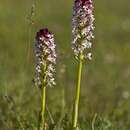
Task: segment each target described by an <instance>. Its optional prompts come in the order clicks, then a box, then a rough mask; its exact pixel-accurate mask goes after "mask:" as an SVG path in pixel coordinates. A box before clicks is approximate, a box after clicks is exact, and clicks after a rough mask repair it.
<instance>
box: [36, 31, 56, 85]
mask: <svg viewBox="0 0 130 130" xmlns="http://www.w3.org/2000/svg"><path fill="white" fill-rule="evenodd" d="M55 47H56V45H55V42H54V35H53V33H51V32H50V31H49V30H48V29H46V28H45V29H41V30H40V31H39V32H37V34H36V42H35V57H36V71H35V83H36V85H37V86H38V87H41V86H42V84H43V82H44V80H45V81H46V86H53V85H55V79H54V73H55V64H56V51H55Z"/></svg>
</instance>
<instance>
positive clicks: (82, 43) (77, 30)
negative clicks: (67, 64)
mask: <svg viewBox="0 0 130 130" xmlns="http://www.w3.org/2000/svg"><path fill="white" fill-rule="evenodd" d="M93 21H94V16H93V4H92V0H75V2H74V7H73V19H72V26H73V28H72V35H73V41H72V49H73V51H74V55H75V57H76V59H78V64H79V65H78V74H77V85H76V95H75V101H74V107H73V118H72V119H73V120H72V127H73V129H76V128H78V125H77V124H78V114H79V101H80V89H81V77H82V69H83V60H84V59H89V60H91V59H92V54H91V52H89V51H90V49H91V47H92V42H91V41H92V39H93V38H94V36H93V30H94V26H93Z"/></svg>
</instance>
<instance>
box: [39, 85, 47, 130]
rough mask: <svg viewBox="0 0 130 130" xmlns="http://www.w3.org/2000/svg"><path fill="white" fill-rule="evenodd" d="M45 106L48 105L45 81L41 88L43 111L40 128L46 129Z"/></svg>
mask: <svg viewBox="0 0 130 130" xmlns="http://www.w3.org/2000/svg"><path fill="white" fill-rule="evenodd" d="M45 107H46V86H45V83H44V84H43V86H42V88H41V112H40V121H39V130H44V125H45Z"/></svg>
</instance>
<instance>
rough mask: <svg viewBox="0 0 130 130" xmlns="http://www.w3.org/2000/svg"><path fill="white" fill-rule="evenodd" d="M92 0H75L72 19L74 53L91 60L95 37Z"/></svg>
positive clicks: (77, 56) (76, 55)
mask: <svg viewBox="0 0 130 130" xmlns="http://www.w3.org/2000/svg"><path fill="white" fill-rule="evenodd" d="M93 8H94V7H93V3H92V0H75V2H74V7H73V19H72V28H73V29H72V34H73V41H72V49H73V51H74V55H75V57H76V58H77V59H79V57H80V54H82V55H83V56H84V58H86V59H89V60H91V59H92V57H91V56H92V54H91V52H90V50H89V49H90V48H91V47H92V39H93V38H94V35H93V30H94V25H93V22H94V15H93Z"/></svg>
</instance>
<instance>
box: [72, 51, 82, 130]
mask: <svg viewBox="0 0 130 130" xmlns="http://www.w3.org/2000/svg"><path fill="white" fill-rule="evenodd" d="M82 67H83V55H82V54H80V59H79V67H78V80H77V86H76V96H75V104H74V111H73V112H74V113H73V129H75V128H76V127H77V122H78V111H79V98H80V85H81V75H82Z"/></svg>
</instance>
